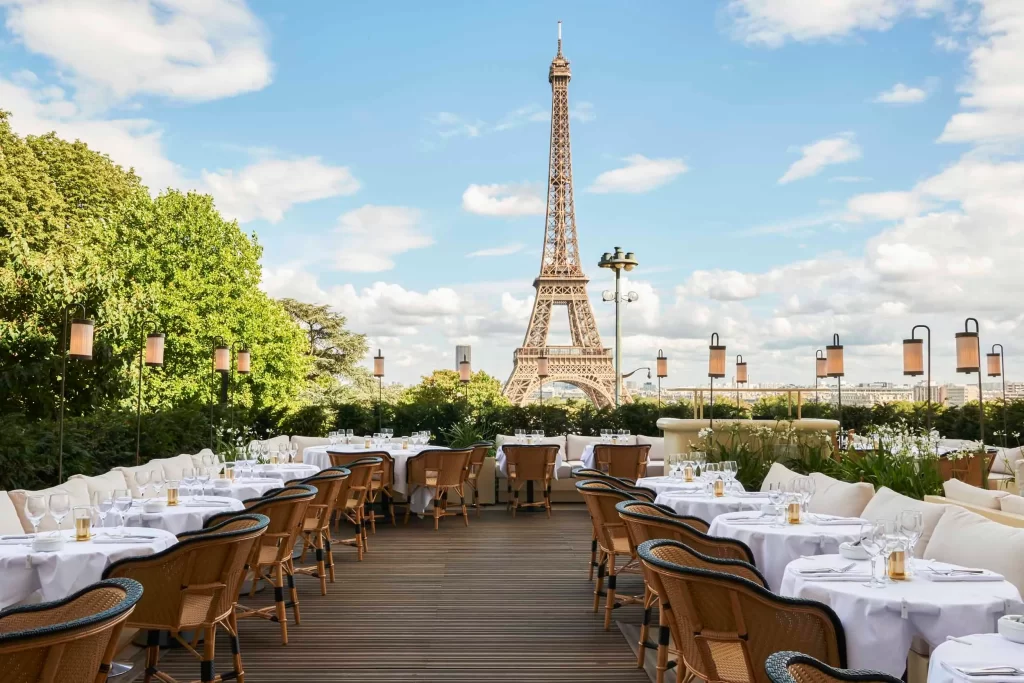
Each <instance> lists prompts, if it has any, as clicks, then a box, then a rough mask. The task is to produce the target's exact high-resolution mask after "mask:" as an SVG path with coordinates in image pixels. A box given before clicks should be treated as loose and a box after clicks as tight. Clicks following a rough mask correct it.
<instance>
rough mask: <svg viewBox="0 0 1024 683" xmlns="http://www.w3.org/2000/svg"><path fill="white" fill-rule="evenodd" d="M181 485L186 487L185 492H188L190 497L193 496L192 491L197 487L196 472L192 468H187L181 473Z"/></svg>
mask: <svg viewBox="0 0 1024 683" xmlns="http://www.w3.org/2000/svg"><path fill="white" fill-rule="evenodd" d="M181 483H182V484H184V485H185V490H187V491H188V495H192V489H194V488H195V485H196V471H195V470H194V469H192V468H191V467H186V468H185V469H183V470H182V471H181Z"/></svg>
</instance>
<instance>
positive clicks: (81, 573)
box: [0, 529, 177, 608]
mask: <svg viewBox="0 0 1024 683" xmlns="http://www.w3.org/2000/svg"><path fill="white" fill-rule="evenodd" d="M43 533H44V534H46V533H49V532H43ZM100 533H101V534H102V533H104V532H102V531H101V532H100ZM132 533H138V531H137V530H136V531H134V532H132ZM145 534H146V535H148V536H152V537H153V539H152V541H146V542H142V543H109V544H108V543H93V542H92V541H82V542H78V541H75V540H74V537H75V534H74V532H73V531H67V530H65V531H64V532H63V535H64V536H65V538H66V539H67V540H66V541H65V543H64V548H63V549H61V550H58V551H55V552H35V551H33V550H32V546H31V545H30V544H29V543H26V544H24V545H9V544H6V543H4V544H2V545H0V608H3V607H10V606H11V605H16V604H18V603H20V602H24V601H25V600H28V599H29V598H30V597H32V595H33V594H36V593H38V594H39V597H40V599H42V601H44V602H47V601H50V600H60V599H61V598H65V597H67V596H68V595H70V594H72V593H74V592H75V591H78V590H81V589H82V588H85V587H86V586H88V585H89V584H91V583H95V582H96V581H99V580H100V579H101V578H102V576H103V570H104V569H106V568H107V565H109V564H111V563H112V562H116V561H117V560H120V559H124V558H126V557H136V556H139V555H151V554H153V553H155V552H159V551H161V550H164V549H165V548H169V547H170V546H172V545H174V543H175V542H176V541H177V539H175V537H174V534H170V533H167V532H166V531H160V530H158V529H154V530H152V531H146V532H145Z"/></svg>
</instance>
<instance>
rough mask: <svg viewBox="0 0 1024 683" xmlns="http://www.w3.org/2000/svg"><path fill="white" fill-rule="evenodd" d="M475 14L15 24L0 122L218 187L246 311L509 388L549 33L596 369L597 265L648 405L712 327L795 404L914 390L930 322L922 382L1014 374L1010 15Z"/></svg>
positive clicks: (14, 19)
mask: <svg viewBox="0 0 1024 683" xmlns="http://www.w3.org/2000/svg"><path fill="white" fill-rule="evenodd" d="M481 4H482V5H484V6H465V5H462V4H460V5H454V4H451V5H448V4H439V5H432V6H430V7H429V8H427V7H422V6H408V7H403V8H401V10H400V11H382V10H381V9H379V8H375V7H370V6H365V7H358V6H343V5H341V4H335V3H314V4H310V5H305V6H303V7H302V11H301V12H300V11H298V9H297V8H293V7H290V6H285V5H280V4H277V3H271V2H250V3H245V2H242V1H241V0H237V1H235V0H209V1H208V2H205V3H199V4H192V3H183V2H178V1H172V0H149V1H146V0H109V1H107V2H92V1H89V0H82V1H81V2H74V3H70V4H67V3H63V2H57V1H56V0H9V1H8V2H6V3H3V5H2V6H0V12H2V14H3V19H4V34H3V41H2V43H0V46H2V47H0V50H2V51H0V55H2V62H0V65H2V66H0V108H2V109H5V110H9V111H10V112H11V113H12V119H11V122H12V126H13V127H14V129H15V130H16V131H17V132H19V133H21V134H39V133H43V132H47V131H49V130H56V131H57V133H58V134H60V135H62V136H64V137H69V138H76V137H77V138H81V139H82V140H83V141H85V142H87V143H89V145H90V146H91V147H93V148H95V149H98V150H100V151H103V152H106V153H108V154H110V155H111V157H112V158H113V159H114V160H115V161H117V162H118V163H120V164H122V165H124V166H134V167H135V168H136V170H137V172H138V173H139V174H140V175H141V177H142V178H143V181H144V182H145V183H146V184H147V185H148V186H149V187H150V190H151V191H152V192H153V193H154V194H156V193H158V192H159V191H160V190H161V189H163V188H165V187H167V186H174V187H179V188H184V189H188V188H196V189H199V190H201V191H204V192H209V193H211V194H212V195H213V196H214V198H215V200H216V202H217V205H218V207H219V208H220V210H221V211H222V212H224V213H225V215H228V216H231V217H234V218H237V219H238V220H239V221H240V222H241V223H242V224H243V227H244V228H245V229H246V230H247V231H252V232H255V233H256V234H257V235H258V237H259V240H260V242H261V243H262V244H263V245H264V247H265V253H264V258H263V266H264V287H265V289H266V290H267V291H268V292H269V293H271V294H272V295H274V296H292V297H295V298H299V299H303V300H306V301H316V302H323V303H330V304H332V305H333V306H335V307H336V308H338V310H340V311H342V312H343V313H345V314H346V315H347V316H348V318H349V326H350V328H352V329H353V330H355V331H358V332H366V333H367V334H368V335H369V336H370V344H371V348H373V349H376V348H378V347H379V348H381V349H382V350H383V352H384V355H385V356H386V357H387V358H388V373H389V377H388V379H389V380H391V379H394V380H396V381H401V382H403V383H412V382H415V381H416V379H417V377H418V376H419V375H422V374H426V373H428V372H429V371H430V370H432V369H434V368H449V367H451V354H452V349H453V346H454V345H455V344H457V343H470V344H472V345H473V365H474V368H475V369H483V370H486V371H487V372H488V373H490V374H492V375H494V376H496V377H498V378H499V379H502V380H504V379H505V378H506V377H507V376H508V373H509V370H510V369H511V365H512V351H513V350H514V349H515V348H516V347H517V346H518V345H519V344H520V343H521V342H522V338H523V334H524V332H525V330H526V325H527V320H528V318H529V314H530V309H531V306H532V296H533V288H532V282H533V279H534V277H536V275H537V271H538V265H539V260H540V257H541V249H542V241H543V236H544V217H543V213H544V186H545V171H546V167H547V151H548V150H547V146H548V138H549V130H548V123H549V122H548V118H549V111H548V107H549V102H550V88H549V85H548V83H547V69H548V65H549V64H550V62H551V58H552V57H553V56H554V54H555V49H556V21H557V20H562V21H563V22H564V25H563V26H564V36H563V37H564V41H563V52H564V54H565V56H566V57H567V58H568V59H569V60H570V62H571V64H572V73H573V79H572V83H571V85H570V89H569V102H570V111H571V126H572V143H573V165H574V172H575V183H576V186H577V187H576V198H575V199H576V220H577V225H578V231H579V241H580V254H581V259H582V261H583V263H584V268H585V271H586V272H587V274H588V275H589V276H590V278H591V282H590V287H589V293H590V296H591V300H592V301H593V307H594V311H595V314H596V316H597V321H598V325H599V327H600V331H601V334H602V338H603V341H604V343H605V345H607V346H612V345H613V340H614V330H613V318H612V306H611V305H610V304H605V303H602V301H601V292H602V291H603V290H605V289H608V288H610V287H611V286H612V281H611V277H610V275H609V273H607V272H606V271H602V270H600V269H598V267H597V261H598V259H599V258H600V255H601V253H603V252H605V251H610V250H611V249H612V248H613V247H614V246H622V247H623V248H624V249H626V250H629V251H633V252H635V253H636V256H637V259H638V260H639V261H640V266H639V267H638V268H637V269H636V270H635V271H633V272H632V273H631V274H630V276H629V280H628V284H626V286H625V287H624V289H625V290H626V291H629V290H634V291H636V292H637V293H638V294H639V295H640V299H639V301H638V302H636V303H634V304H630V305H628V306H626V308H625V310H626V313H625V318H624V325H623V326H624V335H625V338H624V346H625V349H624V350H625V360H624V362H623V369H624V370H625V371H629V370H631V369H633V368H634V367H636V366H640V365H651V366H652V367H653V362H654V357H655V355H656V353H657V351H658V349H659V348H661V349H664V351H665V353H666V354H667V355H668V356H669V358H670V372H671V374H670V377H669V378H668V379H667V380H666V382H665V386H681V385H693V384H696V383H705V382H706V381H707V379H706V368H707V345H708V340H709V338H710V335H711V333H712V332H718V333H719V334H720V335H721V341H722V343H723V344H725V345H726V346H727V348H728V353H729V354H730V356H729V357H730V359H731V358H732V357H734V356H735V354H737V353H742V354H743V356H744V359H745V360H746V361H747V362H748V363H749V372H750V380H751V382H752V383H760V382H765V383H768V382H794V383H801V381H802V382H803V383H805V384H813V378H814V376H813V370H814V362H813V357H814V350H815V349H817V348H823V347H824V346H825V344H827V343H829V342H830V340H831V337H832V333H833V332H838V333H839V335H840V338H841V341H842V343H843V344H845V345H846V365H847V374H846V379H847V381H849V382H851V383H858V382H870V381H875V380H888V381H909V380H904V379H903V378H902V376H901V373H900V368H901V350H900V342H901V340H902V339H903V338H905V337H908V336H909V332H910V328H911V326H912V325H914V324H917V323H924V324H928V325H930V326H931V327H932V330H933V333H934V339H933V344H932V346H933V351H934V359H933V368H934V377H935V380H936V381H937V382H947V381H950V382H954V383H970V382H971V379H970V378H966V377H965V376H963V375H955V373H954V368H955V363H954V360H953V349H954V344H953V334H954V333H955V332H956V331H958V330H959V329H962V326H963V319H964V317H965V316H968V315H973V316H975V317H977V318H979V319H980V321H981V340H982V344H983V353H984V352H985V351H987V350H988V348H989V347H990V346H991V344H992V343H995V342H999V343H1002V344H1003V345H1004V346H1005V347H1006V353H1007V358H1008V369H1009V379H1010V380H1014V379H1016V378H1017V377H1020V375H1019V374H1017V373H1016V372H1015V370H1014V368H1015V367H1016V366H1015V360H1014V359H1015V357H1016V356H1017V355H1018V354H1019V353H1020V352H1022V351H1024V345H1022V344H1021V343H1020V342H1019V341H1018V339H1019V337H1020V336H1021V334H1020V333H1021V332H1022V331H1024V313H1022V312H1021V307H1020V305H1019V296H1018V292H1019V289H1020V285H1021V282H1022V279H1021V276H1020V274H1019V264H1020V263H1021V262H1022V257H1024V240H1022V239H1021V238H1022V235H1021V230H1022V228H1021V226H1022V225H1024V221H1022V219H1024V200H1022V199H1021V197H1024V161H1022V157H1021V147H1020V143H1021V142H1022V141H1024V95H1022V94H1021V93H1024V70H1022V69H1020V68H1019V67H1018V66H1017V65H1019V64H1021V63H1024V3H1020V2H1016V1H1015V0H877V1H876V2H873V3H871V4H870V6H865V5H864V4H863V3H861V2H856V1H855V0H833V1H832V2H829V3H820V5H819V7H818V8H817V10H816V11H815V12H814V13H808V12H806V11H805V9H806V8H805V6H804V5H803V3H794V2H791V1H788V0H757V1H755V0H731V1H729V2H721V3H687V4H686V5H685V6H680V5H679V4H678V3H660V4H659V3H651V4H649V5H646V6H645V11H644V13H643V14H642V15H637V14H636V13H635V12H630V11H628V8H626V7H625V6H623V7H617V6H613V5H597V6H594V5H592V4H590V3H581V2H566V3H562V4H561V5H560V6H559V9H558V13H557V15H556V14H554V13H552V10H551V8H550V6H549V5H548V4H546V3H539V2H523V3H508V4H505V5H498V4H495V3H486V4H483V3H481ZM567 341H568V325H567V321H566V320H565V318H564V317H560V318H559V317H556V320H555V325H554V326H553V334H552V339H551V343H554V344H558V343H566V342H567ZM368 362H369V359H368ZM728 371H729V374H730V376H731V373H732V368H731V362H730V364H729V367H728ZM914 381H916V380H914Z"/></svg>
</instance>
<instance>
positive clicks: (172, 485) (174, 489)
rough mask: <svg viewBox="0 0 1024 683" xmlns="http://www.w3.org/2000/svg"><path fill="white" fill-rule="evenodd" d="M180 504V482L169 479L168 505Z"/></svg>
mask: <svg viewBox="0 0 1024 683" xmlns="http://www.w3.org/2000/svg"><path fill="white" fill-rule="evenodd" d="M177 504H178V482H176V481H169V482H167V505H168V506H173V505H177Z"/></svg>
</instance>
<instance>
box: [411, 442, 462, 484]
mask: <svg viewBox="0 0 1024 683" xmlns="http://www.w3.org/2000/svg"><path fill="white" fill-rule="evenodd" d="M472 453H473V449H472V448H463V449H459V450H448V449H445V448H428V449H427V450H423V451H420V452H419V453H417V454H416V455H414V456H412V457H411V458H409V460H407V461H406V465H405V466H406V477H407V480H408V482H409V485H410V490H412V489H411V487H412V486H430V487H435V486H438V487H442V486H443V487H455V486H460V485H461V484H462V483H463V482H465V481H466V478H467V477H468V476H469V459H470V456H471V455H472Z"/></svg>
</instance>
